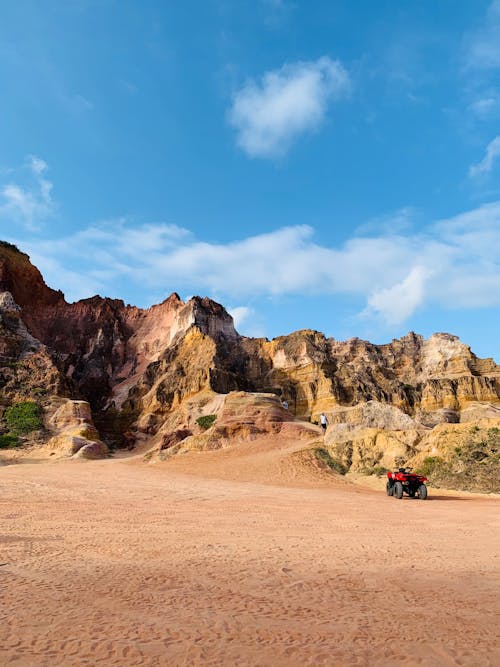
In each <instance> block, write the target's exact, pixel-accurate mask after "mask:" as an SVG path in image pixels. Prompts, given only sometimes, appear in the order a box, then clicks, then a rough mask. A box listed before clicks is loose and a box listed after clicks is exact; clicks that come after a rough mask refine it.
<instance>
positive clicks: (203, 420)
mask: <svg viewBox="0 0 500 667" xmlns="http://www.w3.org/2000/svg"><path fill="white" fill-rule="evenodd" d="M216 419H217V415H203V416H202V417H198V419H197V420H196V423H197V424H198V426H199V427H200V428H202V429H203V430H204V431H206V430H207V429H208V428H210V427H211V426H212V424H213V423H214V422H215V420H216Z"/></svg>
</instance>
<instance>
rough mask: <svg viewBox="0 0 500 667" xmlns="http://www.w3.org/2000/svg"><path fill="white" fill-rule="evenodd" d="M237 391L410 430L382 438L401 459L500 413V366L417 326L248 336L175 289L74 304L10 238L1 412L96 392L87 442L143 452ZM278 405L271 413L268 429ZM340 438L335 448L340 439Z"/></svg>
mask: <svg viewBox="0 0 500 667" xmlns="http://www.w3.org/2000/svg"><path fill="white" fill-rule="evenodd" d="M229 392H246V395H247V396H248V401H249V406H250V405H253V403H252V401H254V399H253V398H251V395H252V394H259V393H260V394H262V393H268V394H272V395H274V396H279V397H280V398H281V399H282V400H286V401H287V403H288V405H289V410H288V413H287V414H288V415H289V417H290V420H291V421H293V420H295V419H300V420H303V421H313V422H314V421H316V420H317V419H318V415H319V413H320V412H321V411H325V412H327V414H328V415H329V417H330V421H331V424H332V426H333V424H334V422H335V424H336V425H337V426H339V427H340V430H339V429H337V430H336V431H335V433H336V434H337V435H336V436H335V437H337V436H339V437H340V435H339V434H341V431H342V429H344V431H345V432H347V431H349V428H352V426H353V424H354V425H356V424H357V425H358V426H362V427H363V428H364V429H366V428H369V429H372V430H373V429H375V430H377V431H382V432H384V433H385V434H388V433H396V434H397V433H402V432H405V433H408V434H409V435H408V437H406V436H405V438H403V440H401V438H400V436H394V438H396V440H397V442H396V441H394V438H393V440H391V443H388V444H387V446H385V449H386V450H387V451H392V452H393V454H392V455H391V456H392V460H393V459H394V458H395V457H396V454H395V453H394V452H396V451H397V452H398V456H399V455H400V454H401V452H402V451H404V453H405V455H407V456H410V455H413V453H414V452H413V450H414V449H415V447H416V446H417V445H416V444H415V443H417V441H418V442H420V440H421V433H422V432H425V429H432V428H433V427H435V426H437V425H439V424H441V423H453V424H458V423H460V422H465V421H471V420H472V421H474V420H477V419H480V418H482V417H485V416H486V413H488V410H489V411H490V413H491V410H492V409H493V410H495V409H496V406H498V405H500V367H499V366H497V365H496V364H495V363H494V362H493V360H492V359H478V358H477V357H476V356H475V355H474V354H473V352H472V351H471V350H470V348H469V347H468V346H467V345H465V344H463V343H462V342H461V341H460V340H459V339H458V338H457V337H455V336H452V335H449V334H444V333H439V334H434V335H433V336H431V337H430V338H429V339H428V340H425V339H424V338H423V337H422V336H419V335H417V334H414V333H409V334H408V335H407V336H404V337H403V338H401V339H399V340H393V341H392V342H391V343H388V344H386V345H373V344H371V343H369V342H367V341H363V340H360V339H357V338H354V339H351V340H348V341H337V340H334V339H332V338H326V337H325V336H324V335H323V334H321V333H319V332H316V331H311V330H302V331H297V332H295V333H292V334H290V335H288V336H281V337H278V338H275V339H274V340H271V341H269V340H267V339H251V338H245V337H242V336H240V335H239V334H238V333H237V332H236V331H235V329H234V326H233V321H232V318H231V317H230V315H229V314H228V313H227V312H226V311H225V309H224V308H223V307H222V306H221V305H219V304H217V303H215V302H213V301H211V300H210V299H207V298H204V299H202V298H199V297H194V298H192V299H190V300H189V301H188V302H186V303H184V302H183V301H182V300H181V299H180V298H179V296H178V295H177V294H175V293H173V294H172V295H171V296H170V297H168V299H166V300H165V301H163V302H162V303H161V304H159V305H156V306H153V307H151V308H148V309H140V308H136V307H134V306H129V305H125V304H124V303H123V302H122V301H120V300H116V299H107V298H102V297H100V296H95V297H92V298H90V299H84V300H81V301H78V302H76V303H67V302H66V300H65V299H64V295H63V294H62V293H61V292H59V291H55V290H53V289H51V288H49V287H48V286H47V285H46V284H45V282H44V280H43V278H42V276H41V274H40V272H39V271H38V269H36V267H34V266H33V265H32V264H31V263H30V261H29V258H28V256H27V255H25V254H23V253H22V252H19V251H18V250H17V249H16V248H14V247H12V246H10V245H9V244H0V404H1V406H3V408H2V409H4V408H6V407H8V406H9V405H11V404H13V403H15V402H16V401H19V400H26V399H30V400H35V401H37V402H38V403H39V404H40V405H42V407H45V405H46V404H47V403H48V402H49V401H50V399H51V397H54V396H56V397H63V398H65V399H68V400H72V401H75V400H76V401H87V402H88V403H89V405H90V408H91V410H92V417H93V420H94V423H95V426H96V427H97V429H98V432H95V433H94V432H93V433H92V438H93V439H92V438H90V439H89V442H98V441H99V442H100V439H102V440H104V441H105V442H106V443H107V444H108V445H109V446H111V447H116V446H118V447H120V446H127V447H132V446H133V444H134V441H135V440H140V441H143V440H144V439H147V438H152V437H158V438H159V439H160V440H161V441H162V442H163V441H164V440H165V438H166V439H167V440H168V438H169V437H170V436H169V434H170V433H173V432H175V431H177V430H179V429H180V430H181V431H182V430H186V431H187V430H191V431H192V427H193V418H192V415H193V414H200V413H201V414H207V413H206V412H204V408H203V407H200V406H203V405H204V404H207V405H209V404H210V401H212V402H213V401H214V400H215V401H217V400H218V399H217V397H218V396H225V395H226V394H228V393H229ZM239 395H240V396H241V394H239ZM243 396H245V394H243ZM204 401H205V403H204ZM219 403H220V402H219ZM375 404H376V405H377V406H382V407H377V408H376V409H375V408H374V407H373V406H374V405H375ZM228 405H229V404H228ZM363 405H367V406H369V407H367V408H364V407H359V406H363ZM355 406H358V407H357V408H356V407H355ZM370 406H371V407H370ZM384 406H385V407H384ZM241 409H242V411H243V412H245V410H246V409H244V408H243V407H242V408H241ZM248 409H249V410H250V412H251V409H250V407H249V408H248ZM384 410H385V412H384ZM395 410H396V411H397V414H396V413H395V412H394V411H395ZM391 411H392V412H391ZM264 412H265V411H264ZM272 413H273V411H272V410H271V412H269V413H267V412H265V414H267V415H268V417H269V424H268V430H269V431H270V432H271V431H272V428H274V427H271V426H270V425H271V424H272V423H273V421H272V418H271V416H270V415H271V414H272ZM389 413H390V414H389ZM488 414H489V413H488ZM370 415H371V416H370ZM391 415H392V416H391ZM389 416H391V417H390V419H389ZM369 418H370V419H372V420H373V419H374V420H375V422H374V423H371V424H367V420H368V419H369ZM377 419H379V421H377ZM380 419H381V420H382V422H380ZM384 420H385V422H384ZM387 420H388V421H387ZM381 423H382V425H381ZM397 424H399V425H401V424H403V425H404V428H399V426H397ZM46 426H47V438H46V440H48V439H50V438H49V436H50V437H52V438H53V437H55V436H54V433H53V432H52V431H50V428H51V426H50V424H48V423H47V424H46ZM261 426H262V424H261V425H260V426H258V427H257V428H261ZM4 430H5V427H4ZM332 433H333V431H332ZM195 435H196V434H195ZM372 435H373V433H372V434H371V435H370V434H367V435H366V438H368V440H367V439H366V438H365V440H364V442H365V443H368V441H370V442H372V441H371V440H369V438H371V437H372ZM363 437H364V436H363ZM332 438H333V435H332ZM332 438H330V440H331V442H332V446H333V444H335V442H337V444H338V443H339V442H340V443H341V442H342V440H341V439H340V440H338V438H337V441H335V442H334V440H335V439H334V438H333V439H332ZM398 438H399V439H398ZM174 439H175V438H174ZM206 439H207V438H205V440H206ZM401 442H403V444H401ZM398 443H399V444H398ZM403 445H404V446H403ZM371 446H372V445H369V446H368V445H366V447H368V448H369V447H371ZM102 451H103V450H102ZM391 456H389V455H387V456H386V459H384V460H386V461H387V462H388V461H389V458H391ZM382 458H383V457H382Z"/></svg>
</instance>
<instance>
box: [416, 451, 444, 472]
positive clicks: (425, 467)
mask: <svg viewBox="0 0 500 667" xmlns="http://www.w3.org/2000/svg"><path fill="white" fill-rule="evenodd" d="M443 463H444V460H443V459H442V458H441V457H440V456H428V457H427V458H425V459H424V460H423V463H422V464H421V465H420V467H419V468H418V470H417V473H418V474H419V475H423V476H424V477H430V476H431V475H432V473H433V472H434V471H435V470H436V468H439V467H440V466H441V465H442V464H443Z"/></svg>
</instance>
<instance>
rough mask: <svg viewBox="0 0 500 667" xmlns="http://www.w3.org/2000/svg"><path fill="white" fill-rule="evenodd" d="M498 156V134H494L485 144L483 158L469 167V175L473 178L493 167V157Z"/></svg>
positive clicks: (499, 153) (499, 136) (499, 147)
mask: <svg viewBox="0 0 500 667" xmlns="http://www.w3.org/2000/svg"><path fill="white" fill-rule="evenodd" d="M499 156H500V135H498V136H496V137H495V138H494V139H493V140H492V141H490V143H489V144H488V145H487V146H486V153H485V155H484V157H483V159H482V160H481V161H480V162H478V163H477V164H473V165H472V166H471V167H470V168H469V176H471V177H472V178H474V177H475V176H480V175H481V174H487V173H489V172H490V171H491V170H492V169H493V164H494V162H495V159H496V158H497V157H499Z"/></svg>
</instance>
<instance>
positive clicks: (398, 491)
mask: <svg viewBox="0 0 500 667" xmlns="http://www.w3.org/2000/svg"><path fill="white" fill-rule="evenodd" d="M392 494H393V496H394V498H397V499H398V500H401V498H402V497H403V485H402V484H401V482H396V484H394V491H393V492H392Z"/></svg>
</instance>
